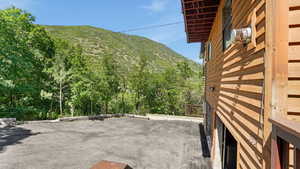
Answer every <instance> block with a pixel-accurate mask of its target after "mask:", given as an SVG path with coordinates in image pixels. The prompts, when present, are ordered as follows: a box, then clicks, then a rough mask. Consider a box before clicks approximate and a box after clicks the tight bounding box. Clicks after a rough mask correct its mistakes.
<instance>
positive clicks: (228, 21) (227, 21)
mask: <svg viewBox="0 0 300 169" xmlns="http://www.w3.org/2000/svg"><path fill="white" fill-rule="evenodd" d="M231 6H232V0H226V2H225V6H224V8H223V50H224V51H225V50H226V49H227V48H228V47H229V46H230V45H231V43H232V39H231V29H232V7H231Z"/></svg>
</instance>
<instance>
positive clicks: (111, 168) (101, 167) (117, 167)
mask: <svg viewBox="0 0 300 169" xmlns="http://www.w3.org/2000/svg"><path fill="white" fill-rule="evenodd" d="M91 169H132V168H131V167H130V166H128V165H127V164H123V163H116V162H112V161H101V162H99V163H97V164H96V165H94V166H93V167H92V168H91Z"/></svg>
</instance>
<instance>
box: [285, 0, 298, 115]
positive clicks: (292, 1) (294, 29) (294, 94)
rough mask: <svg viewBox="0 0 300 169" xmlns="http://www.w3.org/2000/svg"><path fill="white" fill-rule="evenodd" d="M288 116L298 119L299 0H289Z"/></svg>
mask: <svg viewBox="0 0 300 169" xmlns="http://www.w3.org/2000/svg"><path fill="white" fill-rule="evenodd" d="M289 7H290V10H289V28H290V29H289V84H288V89H289V90H288V94H289V98H288V118H289V119H292V120H297V121H300V1H299V0H289Z"/></svg>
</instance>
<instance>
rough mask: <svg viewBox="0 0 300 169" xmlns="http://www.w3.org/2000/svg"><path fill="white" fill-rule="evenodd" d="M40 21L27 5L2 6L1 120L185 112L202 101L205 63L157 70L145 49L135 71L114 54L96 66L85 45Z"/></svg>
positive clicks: (180, 64)
mask: <svg viewBox="0 0 300 169" xmlns="http://www.w3.org/2000/svg"><path fill="white" fill-rule="evenodd" d="M34 22H35V17H34V16H32V15H31V14H30V13H28V12H26V11H23V10H21V9H18V8H15V7H12V8H8V9H5V10H0V118H1V117H15V118H17V119H18V120H45V119H56V118H58V117H65V116H82V115H97V114H104V113H106V114H108V113H134V114H146V113H159V114H171V115H184V112H185V105H186V104H200V102H201V93H202V85H201V81H200V79H201V77H202V73H201V68H200V67H199V71H198V72H195V71H194V70H193V69H192V68H191V67H190V65H189V64H188V63H187V61H182V62H180V63H177V65H176V66H169V67H167V68H165V69H164V70H162V71H159V72H157V71H152V70H151V67H150V66H149V64H150V63H151V58H149V55H148V52H141V54H140V55H139V56H138V62H137V63H136V64H135V65H134V66H133V67H132V69H131V70H130V72H129V73H127V72H126V73H125V72H124V70H123V69H121V66H122V65H120V63H118V62H117V59H118V58H117V57H115V54H114V53H113V52H111V53H106V54H103V55H101V60H100V62H99V64H98V63H97V64H96V65H95V64H91V62H92V61H91V58H90V57H88V56H86V55H85V53H84V52H83V50H84V49H83V48H82V46H80V44H72V43H70V42H69V41H67V40H64V39H61V38H59V37H57V36H51V35H50V33H49V32H48V31H46V29H45V27H44V26H42V25H37V24H34ZM140 50H142V49H140ZM195 78H196V79H199V83H198V81H197V84H198V85H194V83H193V82H194V81H195Z"/></svg>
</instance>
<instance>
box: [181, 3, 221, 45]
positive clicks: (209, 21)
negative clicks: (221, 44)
mask: <svg viewBox="0 0 300 169" xmlns="http://www.w3.org/2000/svg"><path fill="white" fill-rule="evenodd" d="M181 3H182V12H183V15H184V21H185V31H186V34H187V41H188V43H193V42H206V41H207V40H208V37H209V33H210V31H211V28H212V25H213V22H214V19H215V17H216V13H217V10H218V7H219V4H220V0H181Z"/></svg>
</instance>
